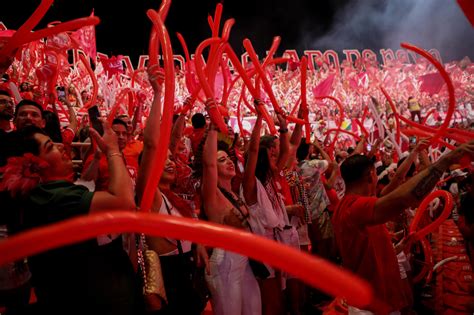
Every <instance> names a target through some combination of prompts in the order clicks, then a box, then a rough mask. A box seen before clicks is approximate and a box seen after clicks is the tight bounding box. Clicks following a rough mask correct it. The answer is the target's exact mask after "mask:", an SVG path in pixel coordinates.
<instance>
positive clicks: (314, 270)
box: [0, 211, 373, 308]
mask: <svg viewBox="0 0 474 315" xmlns="http://www.w3.org/2000/svg"><path fill="white" fill-rule="evenodd" d="M124 232H125V233H145V234H146V235H152V236H161V237H164V236H166V237H170V238H176V239H185V240H190V241H193V242H196V243H200V244H205V245H208V246H211V247H219V248H223V249H226V250H229V251H232V252H236V253H239V254H242V255H245V256H249V257H251V258H254V259H257V260H261V261H263V262H265V263H268V264H270V265H272V266H274V267H276V268H278V269H281V270H284V271H287V272H290V273H291V274H293V275H295V276H296V277H298V278H300V279H302V280H303V281H304V282H306V283H308V284H309V285H311V286H314V287H316V288H318V289H320V290H321V291H324V292H326V293H327V294H330V295H333V296H344V297H345V298H346V299H347V301H348V303H349V304H350V305H354V306H356V307H360V308H363V307H364V306H367V305H369V304H370V303H371V302H372V301H373V292H372V289H371V287H370V285H369V284H368V283H367V282H366V281H365V280H362V279H360V278H358V277H357V276H355V275H354V274H352V273H350V272H348V271H346V270H344V269H343V268H341V267H340V266H335V265H333V264H331V263H330V262H328V261H326V260H325V259H322V258H319V257H316V256H314V255H309V254H307V253H304V252H301V251H299V250H296V249H294V248H291V247H289V246H286V245H283V244H280V243H277V242H275V241H271V240H268V239H266V238H264V237H261V236H257V235H255V234H250V233H248V232H246V231H243V230H238V229H234V228H231V227H228V226H223V225H219V224H215V223H210V222H204V221H197V220H193V219H188V218H180V217H175V216H169V215H160V214H155V213H133V212H129V211H114V212H107V213H96V214H90V215H87V216H81V217H77V218H74V219H69V220H65V221H63V222H61V223H55V224H52V225H49V226H46V227H40V228H36V229H32V230H29V231H26V232H23V233H21V234H17V235H14V236H12V237H10V238H8V240H5V241H3V242H0V252H1V253H2V255H1V256H0V265H2V264H5V263H7V262H12V261H15V260H19V259H22V258H23V257H27V256H32V255H35V254H38V253H40V252H43V251H45V250H50V249H54V248H58V247H60V246H65V245H70V244H74V243H77V242H80V241H84V240H88V239H91V238H93V237H96V236H98V235H102V234H110V233H124Z"/></svg>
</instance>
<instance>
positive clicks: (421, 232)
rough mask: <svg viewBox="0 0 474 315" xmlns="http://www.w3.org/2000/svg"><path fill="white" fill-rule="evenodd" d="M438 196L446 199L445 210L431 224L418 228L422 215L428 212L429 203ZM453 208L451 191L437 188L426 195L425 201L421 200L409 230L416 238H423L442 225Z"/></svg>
mask: <svg viewBox="0 0 474 315" xmlns="http://www.w3.org/2000/svg"><path fill="white" fill-rule="evenodd" d="M436 198H443V199H444V208H443V212H442V213H441V215H440V216H439V217H438V218H436V220H434V221H433V222H432V223H431V224H428V225H427V226H425V227H423V228H422V229H421V230H417V228H418V224H419V223H420V220H421V217H422V216H423V214H424V213H425V212H426V209H427V208H428V205H429V204H430V202H431V201H433V200H434V199H436ZM452 209H453V196H452V195H451V194H450V193H449V192H447V191H445V190H436V191H434V192H432V193H431V194H429V195H428V196H426V197H425V199H423V201H422V202H421V204H420V206H419V207H418V210H417V211H416V214H415V217H414V218H413V221H412V222H411V224H410V229H409V231H410V234H413V235H414V237H413V238H414V240H421V239H422V238H423V237H425V236H426V235H428V234H430V233H431V232H433V231H434V230H436V229H437V228H438V227H439V226H440V225H441V223H443V222H444V221H445V220H446V219H447V218H448V217H449V215H450V214H451V210H452Z"/></svg>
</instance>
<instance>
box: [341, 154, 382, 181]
mask: <svg viewBox="0 0 474 315" xmlns="http://www.w3.org/2000/svg"><path fill="white" fill-rule="evenodd" d="M373 167H374V163H372V161H371V160H370V159H369V158H368V157H367V156H365V155H361V154H355V155H352V156H350V157H348V158H347V159H345V160H344V162H342V164H341V176H342V178H343V179H344V181H345V183H346V185H348V184H352V183H357V182H359V181H360V180H361V179H363V178H364V177H365V176H366V175H367V173H368V172H370V170H371V168H373Z"/></svg>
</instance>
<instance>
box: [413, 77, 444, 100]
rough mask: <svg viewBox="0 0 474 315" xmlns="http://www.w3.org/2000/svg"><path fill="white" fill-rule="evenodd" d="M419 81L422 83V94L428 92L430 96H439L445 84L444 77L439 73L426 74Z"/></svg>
mask: <svg viewBox="0 0 474 315" xmlns="http://www.w3.org/2000/svg"><path fill="white" fill-rule="evenodd" d="M419 80H420V82H421V87H420V90H421V92H426V93H428V94H430V95H433V94H438V93H439V91H440V90H441V88H442V87H443V86H444V84H445V82H444V80H443V77H442V76H441V75H440V74H439V73H438V72H434V73H429V74H425V75H423V76H421V77H420V78H419Z"/></svg>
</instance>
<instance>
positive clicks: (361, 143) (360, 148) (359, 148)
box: [351, 135, 367, 155]
mask: <svg viewBox="0 0 474 315" xmlns="http://www.w3.org/2000/svg"><path fill="white" fill-rule="evenodd" d="M366 143H367V141H366V139H365V137H364V136H363V135H362V136H361V137H360V141H359V143H357V146H356V148H355V149H354V152H352V154H351V155H356V154H362V153H364V148H365V144H366Z"/></svg>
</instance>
